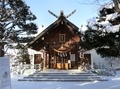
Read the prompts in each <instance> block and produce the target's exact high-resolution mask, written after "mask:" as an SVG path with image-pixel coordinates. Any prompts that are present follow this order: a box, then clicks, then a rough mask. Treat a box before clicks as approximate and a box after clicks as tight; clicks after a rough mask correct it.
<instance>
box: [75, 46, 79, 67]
mask: <svg viewBox="0 0 120 89" xmlns="http://www.w3.org/2000/svg"><path fill="white" fill-rule="evenodd" d="M78 49H79V46H78V45H76V51H75V65H76V67H77V68H78V60H79V58H78Z"/></svg>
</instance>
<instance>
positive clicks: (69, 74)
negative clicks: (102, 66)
mask: <svg viewBox="0 0 120 89" xmlns="http://www.w3.org/2000/svg"><path fill="white" fill-rule="evenodd" d="M18 81H39V82H42V81H52V82H85V81H107V79H104V78H102V77H101V76H98V75H96V74H93V73H89V72H84V71H79V70H64V71H63V70H56V71H55V70H47V71H41V72H39V71H36V72H35V73H33V74H30V75H28V76H26V77H23V78H22V79H18Z"/></svg>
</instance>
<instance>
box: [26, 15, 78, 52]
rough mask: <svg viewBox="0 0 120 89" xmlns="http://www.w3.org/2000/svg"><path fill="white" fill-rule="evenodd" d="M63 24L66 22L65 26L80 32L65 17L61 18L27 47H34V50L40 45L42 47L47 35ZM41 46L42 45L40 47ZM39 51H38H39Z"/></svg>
mask: <svg viewBox="0 0 120 89" xmlns="http://www.w3.org/2000/svg"><path fill="white" fill-rule="evenodd" d="M62 22H64V24H66V25H69V26H70V27H71V28H72V29H74V32H78V30H79V28H78V27H77V26H76V25H74V24H73V23H71V22H70V21H68V20H67V19H66V18H65V17H64V16H63V17H59V18H58V19H57V20H56V21H55V22H53V23H52V24H51V25H50V26H48V27H47V28H46V29H45V30H43V31H42V32H41V33H40V34H38V35H37V36H36V37H35V38H34V39H33V41H31V42H29V43H28V44H27V45H28V47H30V48H31V47H32V48H36V46H37V45H38V44H41V46H42V45H43V43H42V37H45V36H46V35H48V34H47V33H49V32H51V31H53V30H54V29H55V28H56V27H58V26H59V25H60V24H61V23H62ZM39 46H40V45H39ZM37 50H38V49H37Z"/></svg>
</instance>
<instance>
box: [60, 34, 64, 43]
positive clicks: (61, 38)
mask: <svg viewBox="0 0 120 89" xmlns="http://www.w3.org/2000/svg"><path fill="white" fill-rule="evenodd" d="M59 42H65V34H59Z"/></svg>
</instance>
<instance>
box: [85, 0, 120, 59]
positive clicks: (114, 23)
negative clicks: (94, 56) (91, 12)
mask: <svg viewBox="0 0 120 89" xmlns="http://www.w3.org/2000/svg"><path fill="white" fill-rule="evenodd" d="M113 1H114V2H111V3H108V4H106V5H105V6H104V7H102V8H100V10H99V17H97V18H94V19H93V20H90V21H89V22H88V25H87V27H88V30H87V31H85V33H84V34H83V38H84V40H83V43H84V45H85V46H86V47H87V49H95V50H96V52H97V53H98V54H100V55H101V56H102V57H119V56H120V25H119V24H120V12H119V10H120V8H118V7H117V9H116V5H117V4H118V5H119V4H120V1H119V0H113ZM115 2H117V3H115Z"/></svg>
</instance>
